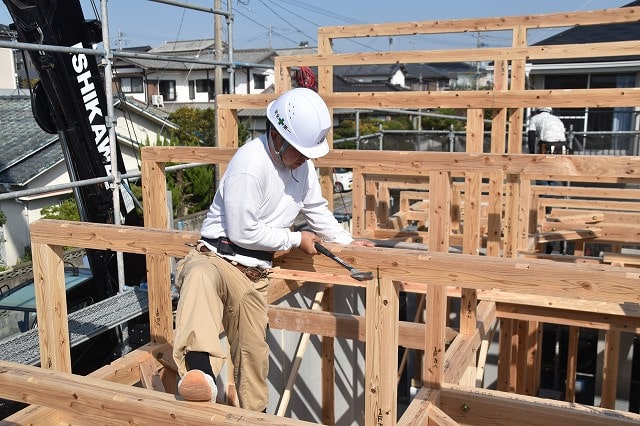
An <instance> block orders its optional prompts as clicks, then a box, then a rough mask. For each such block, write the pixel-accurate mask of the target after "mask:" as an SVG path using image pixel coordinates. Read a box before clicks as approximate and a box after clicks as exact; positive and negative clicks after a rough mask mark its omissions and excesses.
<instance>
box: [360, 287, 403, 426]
mask: <svg viewBox="0 0 640 426" xmlns="http://www.w3.org/2000/svg"><path fill="white" fill-rule="evenodd" d="M398 296H399V292H398V288H397V287H396V286H395V285H394V283H393V281H391V280H389V279H385V278H382V279H381V278H380V276H378V277H377V279H374V280H370V281H368V282H367V305H366V306H367V310H366V324H367V345H366V357H365V386H366V390H367V391H366V392H365V424H369V425H374V424H375V425H380V426H383V425H395V424H396V418H397V399H398V391H397V389H398V388H397V386H396V369H395V368H389V366H394V365H398V320H397V318H398V313H399V306H400V302H399V297H398Z"/></svg>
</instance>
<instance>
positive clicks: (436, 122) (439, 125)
mask: <svg viewBox="0 0 640 426" xmlns="http://www.w3.org/2000/svg"><path fill="white" fill-rule="evenodd" d="M435 113H437V114H443V115H465V114H464V113H462V114H456V111H455V110H454V109H453V108H440V109H438V110H437V111H435ZM452 125H453V130H454V131H455V130H464V128H465V125H466V121H464V120H459V119H455V118H443V117H422V128H423V129H424V130H449V129H450V128H451V126H452Z"/></svg>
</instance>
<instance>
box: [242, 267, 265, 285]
mask: <svg viewBox="0 0 640 426" xmlns="http://www.w3.org/2000/svg"><path fill="white" fill-rule="evenodd" d="M243 272H244V274H245V276H246V277H247V278H249V279H250V280H251V281H253V282H254V283H257V282H258V281H260V280H261V279H264V278H267V277H268V276H269V271H267V270H266V269H260V268H258V267H256V266H247V267H246V268H245V270H244V271H243Z"/></svg>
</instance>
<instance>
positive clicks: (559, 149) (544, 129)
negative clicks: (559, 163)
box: [527, 107, 570, 154]
mask: <svg viewBox="0 0 640 426" xmlns="http://www.w3.org/2000/svg"><path fill="white" fill-rule="evenodd" d="M534 114H535V115H533V116H532V117H531V118H530V119H529V126H528V133H527V139H528V143H529V154H535V153H536V152H537V153H538V154H570V152H569V147H568V146H567V137H566V135H565V133H566V130H565V127H564V123H562V120H560V119H559V118H558V117H556V116H555V115H553V110H552V109H551V108H549V107H539V108H536V109H535V110H534ZM536 137H537V138H536ZM536 139H537V141H538V149H537V150H536Z"/></svg>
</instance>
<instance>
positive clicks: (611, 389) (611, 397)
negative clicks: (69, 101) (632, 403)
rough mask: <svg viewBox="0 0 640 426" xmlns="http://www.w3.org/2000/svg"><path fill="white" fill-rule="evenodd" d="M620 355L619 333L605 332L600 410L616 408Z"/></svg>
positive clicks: (613, 331)
mask: <svg viewBox="0 0 640 426" xmlns="http://www.w3.org/2000/svg"><path fill="white" fill-rule="evenodd" d="M619 354H620V331H619V330H607V331H606V332H605V338H604V365H603V367H602V399H601V402H600V406H601V407H602V408H612V409H613V408H615V407H616V388H617V386H618V356H619Z"/></svg>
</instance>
